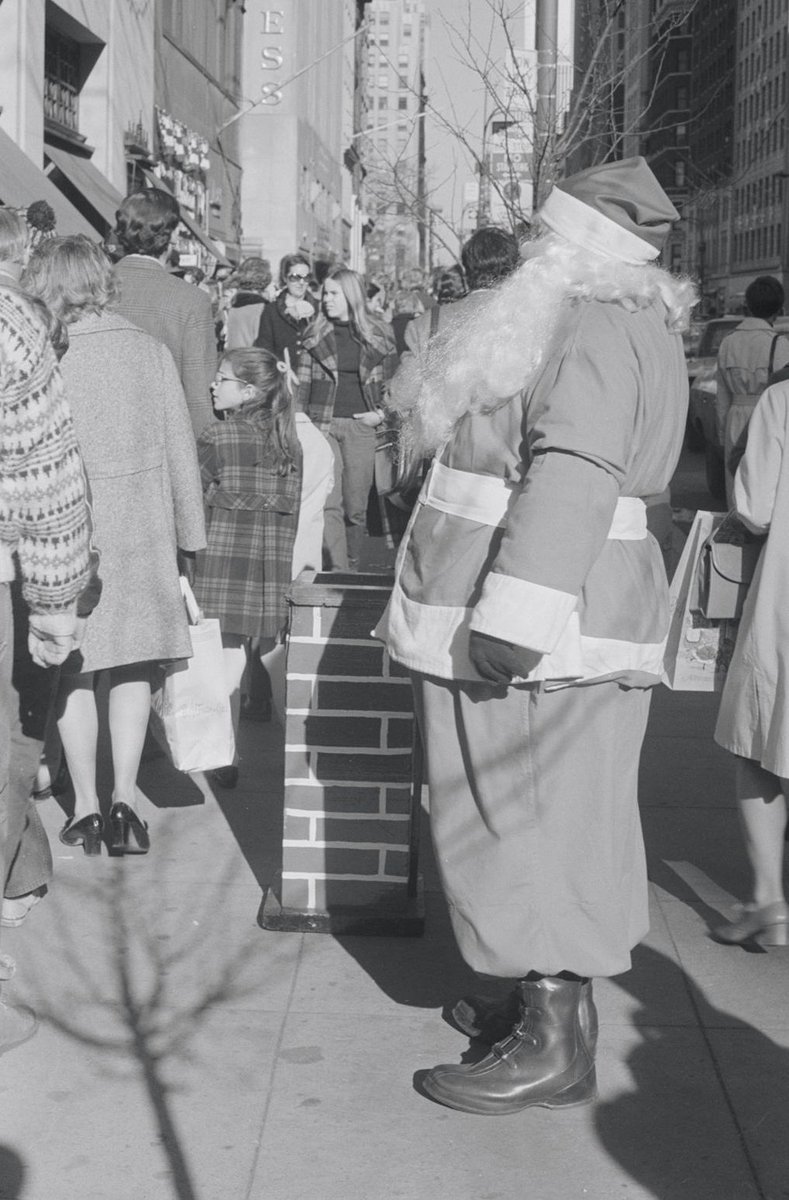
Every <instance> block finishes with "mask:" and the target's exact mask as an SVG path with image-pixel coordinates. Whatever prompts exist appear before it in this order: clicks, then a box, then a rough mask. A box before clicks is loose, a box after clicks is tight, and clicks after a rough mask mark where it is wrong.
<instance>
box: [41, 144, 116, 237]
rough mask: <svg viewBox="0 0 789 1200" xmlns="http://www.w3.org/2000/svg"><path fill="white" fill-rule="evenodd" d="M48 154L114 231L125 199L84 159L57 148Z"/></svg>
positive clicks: (52, 148)
mask: <svg viewBox="0 0 789 1200" xmlns="http://www.w3.org/2000/svg"><path fill="white" fill-rule="evenodd" d="M44 153H45V154H46V156H47V158H49V159H50V160H51V161H52V163H53V165H54V167H55V168H56V169H57V170H58V171H59V172H60V173H61V174H62V175H64V176H65V178H66V180H67V181H68V183H70V184H71V186H72V187H73V188H74V189H75V190H76V191H77V192H78V193H79V195H80V196H82V197H83V198H84V199H85V200H86V201H87V203H88V204H89V205H90V207H91V208H92V209H93V210H94V211H95V212H96V213H97V214H98V216H99V217H100V218H101V220H102V221H104V222H106V224H107V225H108V226H109V227H110V229H112V228H113V227H114V225H115V214H116V212H117V211H118V209H119V207H120V204H121V201H122V199H123V196H122V195H121V194H120V192H119V191H118V190H117V188H115V187H114V186H113V185H112V184H111V183H110V181H109V179H107V178H106V177H105V176H104V175H102V173H101V171H100V170H99V169H98V167H95V166H94V165H93V163H92V162H91V161H90V159H89V158H80V157H79V156H78V155H76V154H69V152H68V150H61V149H60V148H59V147H57V146H45V148H44Z"/></svg>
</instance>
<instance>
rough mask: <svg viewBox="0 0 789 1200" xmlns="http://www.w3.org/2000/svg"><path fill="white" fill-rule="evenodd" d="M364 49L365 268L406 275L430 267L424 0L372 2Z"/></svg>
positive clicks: (380, 274)
mask: <svg viewBox="0 0 789 1200" xmlns="http://www.w3.org/2000/svg"><path fill="white" fill-rule="evenodd" d="M368 19H369V22H370V33H369V37H368V50H367V95H368V98H369V108H368V110H367V114H366V122H365V128H364V131H363V133H362V136H361V138H360V142H361V153H362V159H363V162H364V166H365V170H366V173H367V174H366V179H365V196H366V204H367V207H368V210H369V213H370V217H371V220H372V222H373V227H372V229H371V232H370V233H369V235H368V238H367V242H366V257H367V269H368V273H369V274H371V275H373V276H376V277H380V278H382V279H383V278H385V279H388V280H392V281H398V282H399V281H401V280H403V279H404V278H405V277H406V275H407V274H408V272H410V271H413V270H414V268H426V267H427V266H428V258H429V247H428V240H429V239H428V232H429V213H428V210H427V205H426V201H425V171H426V164H425V151H424V115H425V61H426V56H427V47H428V17H427V11H426V4H425V0H371V3H370V5H369V8H368Z"/></svg>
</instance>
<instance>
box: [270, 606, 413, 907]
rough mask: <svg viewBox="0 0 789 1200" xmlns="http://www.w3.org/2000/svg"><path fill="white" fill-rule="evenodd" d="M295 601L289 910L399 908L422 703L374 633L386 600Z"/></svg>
mask: <svg viewBox="0 0 789 1200" xmlns="http://www.w3.org/2000/svg"><path fill="white" fill-rule="evenodd" d="M355 590H356V589H352V588H351V589H348V592H347V593H346V594H345V595H344V596H343V599H342V602H341V603H340V604H339V606H334V607H328V606H326V605H325V604H324V603H322V602H321V597H320V595H317V596H316V597H315V601H316V602H314V603H312V604H310V605H305V604H300V603H298V602H294V603H293V605H292V608H291V627H290V634H289V638H288V665H287V712H286V733H285V812H284V833H283V843H282V877H281V878H282V884H281V886H282V895H281V902H282V905H283V907H284V908H288V909H296V910H299V911H324V910H327V909H331V908H332V907H333V906H338V905H339V906H351V907H353V906H359V907H364V908H365V909H370V908H373V909H374V908H376V907H378V908H380V909H381V910H393V909H394V910H396V909H397V908H398V907H402V906H405V904H406V903H407V900H408V894H409V893H408V888H409V878H410V866H411V864H410V859H411V805H410V798H411V789H412V760H413V749H412V747H413V732H414V724H413V707H412V695H411V684H410V680H409V678H408V676H407V674H406V673H405V672H404V671H403V670H402V669H401V668H399V667H398V666H397V664H395V663H392V662H391V661H390V660H389V657H388V655H387V654H386V651H385V649H384V647H383V645H382V644H381V643H380V642H378V641H376V640H374V639H373V638H372V637H371V635H370V631H371V629H372V628H373V626H374V625H375V623H376V620H377V618H378V615H379V613H380V611H381V610H382V608H383V605H384V603H385V600H386V595H387V593H386V590H385V589H383V588H378V589H375V591H376V592H378V597H377V608H376V602H375V598H373V600H372V601H371V598H370V596H369V595H368V596H366V597H364V596H354V591H355Z"/></svg>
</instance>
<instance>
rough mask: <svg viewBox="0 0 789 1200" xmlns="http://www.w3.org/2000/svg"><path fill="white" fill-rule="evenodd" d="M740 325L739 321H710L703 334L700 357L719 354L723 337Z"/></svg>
mask: <svg viewBox="0 0 789 1200" xmlns="http://www.w3.org/2000/svg"><path fill="white" fill-rule="evenodd" d="M738 325H739V321H710V323H709V325H708V326H707V327H706V329H705V330H704V332H703V333H702V335H701V342H700V343H699V358H711V357H712V356H713V354H717V353H718V349H719V347H720V344H721V342H722V341H723V339H724V338H725V337H726V335H727V334H729V333H731V331H732V330H733V329H736V328H737V326H738Z"/></svg>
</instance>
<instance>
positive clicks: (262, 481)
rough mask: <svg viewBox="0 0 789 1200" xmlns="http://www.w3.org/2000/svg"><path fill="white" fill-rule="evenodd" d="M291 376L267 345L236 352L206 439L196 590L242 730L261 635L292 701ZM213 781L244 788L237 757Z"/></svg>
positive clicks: (266, 657)
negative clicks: (283, 637)
mask: <svg viewBox="0 0 789 1200" xmlns="http://www.w3.org/2000/svg"><path fill="white" fill-rule="evenodd" d="M289 379H290V376H289V371H288V367H287V364H286V363H284V362H279V361H278V360H277V359H276V358H275V357H274V355H273V354H269V352H268V350H261V349H259V348H257V347H252V348H250V349H239V350H231V351H230V353H229V354H226V355H225V356H224V358H223V359H222V361H221V362H220V364H219V368H218V370H217V374H216V379H215V381H214V384H213V393H214V408H215V409H216V411H217V412H218V413H219V414H220V415H224V418H225V419H224V420H223V421H222V422H221V423H219V422H217V423H216V424H215V425H213V426H211V427H210V428H208V429H207V430H205V431H204V433H203V434H202V435H201V437H200V440H199V442H198V446H197V450H198V457H199V459H200V472H201V475H202V481H203V492H204V495H205V505H206V525H207V527H208V546H207V548H206V550H205V553H204V554H201V555H199V556H198V561H197V576H196V579H195V595H196V597H197V601H198V603H199V605H200V607H201V608H202V609H203V611H204V613H205V615H206V616H207V617H217V618H218V619H219V624H220V626H221V629H222V641H223V644H224V647H225V668H226V672H227V680H228V689H229V692H230V703H231V708H232V712H233V727H234V729H235V730H237V729H238V718H239V709H240V700H241V680H242V677H243V674H244V669H245V667H246V663H247V652H248V649H249V646H250V644H251V643H252V642H257V643H259V653H260V658H261V662H262V663H263V665H264V666H265V668H266V670H267V671H268V672H269V674H270V675H271V676H272V692H273V700H274V705H275V708H279V709H280V711H281V708H282V706H283V705H282V703H281V697H280V696H279V695H278V687H277V684H276V682H275V681H276V680H277V679H278V677H279V675H280V674H281V671H280V668H281V666H282V665H283V664H282V662H281V660H282V658H283V655H284V645H282V644H281V643H278V640H277V639H278V636H279V634H280V633H281V631H282V628H283V626H284V624H285V618H286V615H287V607H286V603H285V591H286V589H287V586H288V584H289V583H290V581H291V579H292V577H293V543H294V540H295V537H296V524H297V521H298V515H299V493H300V489H301V448H300V446H299V441H298V438H297V436H296V426H295V422H294V419H293V403H292V400H291V395H290V382H289ZM278 701H280V703H279V705H278ZM211 779H212V780H213V782H214V783H218V784H219V785H220V786H221V787H235V786H236V783H237V782H238V762H237V760H236V762H235V763H233V764H232V765H231V766H229V767H220V768H219V769H218V770H216V771H212V772H211Z"/></svg>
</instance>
